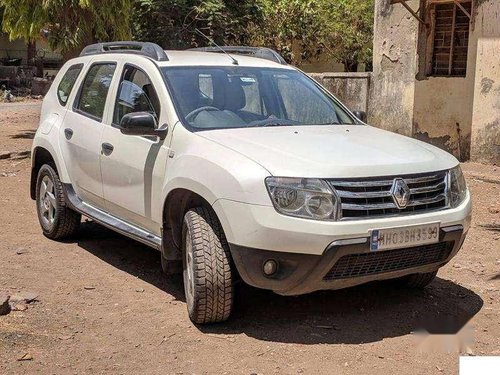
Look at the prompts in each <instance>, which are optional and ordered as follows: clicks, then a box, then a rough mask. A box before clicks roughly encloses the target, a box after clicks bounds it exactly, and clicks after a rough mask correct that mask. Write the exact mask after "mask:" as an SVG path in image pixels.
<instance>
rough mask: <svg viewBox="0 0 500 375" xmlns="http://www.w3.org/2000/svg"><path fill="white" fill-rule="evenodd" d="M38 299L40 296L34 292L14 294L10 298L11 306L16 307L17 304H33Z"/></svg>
mask: <svg viewBox="0 0 500 375" xmlns="http://www.w3.org/2000/svg"><path fill="white" fill-rule="evenodd" d="M37 298H38V294H36V293H32V292H21V293H18V294H13V295H12V296H10V304H11V305H15V304H17V303H32V302H35V301H36V299H37Z"/></svg>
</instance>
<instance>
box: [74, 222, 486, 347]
mask: <svg viewBox="0 0 500 375" xmlns="http://www.w3.org/2000/svg"><path fill="white" fill-rule="evenodd" d="M78 245H79V246H80V247H82V248H83V249H85V250H86V251H88V252H90V253H91V254H93V255H95V256H97V257H99V258H100V259H102V260H103V261H105V262H107V263H109V264H110V265H112V266H114V267H116V268H118V269H120V270H122V271H125V272H127V273H129V274H131V275H133V276H136V277H139V278H140V279H142V280H144V281H146V282H148V283H150V284H152V285H154V286H155V287H157V288H159V289H161V290H163V291H164V292H166V293H169V294H171V295H173V296H174V298H176V299H177V300H181V301H183V302H184V301H185V299H184V292H183V286H182V280H181V277H180V276H177V277H174V278H171V279H168V278H166V277H165V276H164V275H163V274H162V272H161V265H160V256H159V253H158V252H157V251H156V250H153V249H151V248H149V247H147V246H145V245H142V244H140V243H138V242H136V241H133V240H130V239H128V238H127V237H124V236H121V235H119V234H117V233H115V232H113V231H111V230H109V229H107V228H104V227H102V226H100V225H99V224H96V223H94V222H92V221H89V222H84V223H82V226H81V230H80V233H79V239H78ZM482 306H483V300H482V299H481V297H480V296H479V295H477V294H476V293H474V292H473V291H471V290H470V289H467V288H465V287H463V286H460V285H458V284H456V283H454V282H452V281H449V280H445V279H441V278H439V277H438V278H436V280H435V281H434V282H433V283H432V284H431V285H430V286H429V287H427V288H426V289H424V290H411V289H406V288H403V287H400V286H398V285H397V283H395V282H394V281H382V282H374V283H370V284H366V285H361V286H357V287H353V288H348V289H342V290H336V291H322V292H316V293H312V294H307V295H303V296H296V297H283V296H279V295H277V294H274V293H273V292H270V291H266V290H260V289H257V288H253V287H250V286H248V285H246V284H244V283H238V285H237V286H236V300H235V306H234V307H235V308H234V313H233V316H232V318H231V319H230V320H229V321H228V322H225V323H222V324H213V325H206V326H197V328H198V329H199V330H200V331H201V332H204V333H210V334H216V335H217V334H220V335H228V334H241V333H243V334H245V335H247V336H250V337H253V338H256V339H258V340H263V341H272V342H282V343H299V344H305V345H309V344H321V343H323V344H340V343H344V344H361V343H369V342H376V341H380V340H383V339H385V338H391V337H399V336H403V335H407V334H410V333H413V332H419V331H427V332H429V333H431V334H456V333H457V332H458V331H460V330H461V329H462V328H463V327H464V326H465V325H466V324H467V323H468V322H469V321H470V319H471V318H472V317H473V316H474V315H476V314H477V313H478V312H479V310H480V309H481V307H482Z"/></svg>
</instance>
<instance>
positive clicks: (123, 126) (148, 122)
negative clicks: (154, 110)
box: [120, 112, 168, 139]
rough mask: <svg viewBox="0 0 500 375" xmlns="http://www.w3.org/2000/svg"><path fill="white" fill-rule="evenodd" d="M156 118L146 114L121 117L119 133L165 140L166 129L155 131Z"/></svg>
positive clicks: (133, 113) (140, 113)
mask: <svg viewBox="0 0 500 375" xmlns="http://www.w3.org/2000/svg"><path fill="white" fill-rule="evenodd" d="M156 125H157V124H156V118H155V117H154V116H153V115H152V114H151V113H148V112H132V113H128V114H126V115H125V116H123V117H122V120H121V121H120V131H121V132H122V134H126V135H142V136H144V135H150V136H155V137H159V138H160V139H165V137H166V136H167V133H168V128H165V129H156Z"/></svg>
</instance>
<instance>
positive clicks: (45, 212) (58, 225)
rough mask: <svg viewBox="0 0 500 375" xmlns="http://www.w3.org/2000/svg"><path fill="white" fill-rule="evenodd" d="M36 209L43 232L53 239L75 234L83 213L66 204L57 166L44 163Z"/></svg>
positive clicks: (39, 176) (39, 179)
mask: <svg viewBox="0 0 500 375" xmlns="http://www.w3.org/2000/svg"><path fill="white" fill-rule="evenodd" d="M36 210H37V214H38V221H39V222H40V226H41V227H42V231H43V234H44V235H45V236H46V237H47V238H50V239H51V240H63V239H66V238H69V237H72V236H73V235H75V233H76V232H77V231H78V228H79V226H80V220H81V215H80V214H79V213H77V212H75V211H73V210H72V209H70V208H69V207H67V206H66V202H65V199H64V191H63V186H62V183H61V180H60V179H59V176H58V175H57V172H56V170H55V168H54V167H53V166H51V165H48V164H44V165H42V167H41V168H40V170H39V171H38V177H37V182H36Z"/></svg>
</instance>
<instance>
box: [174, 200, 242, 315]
mask: <svg viewBox="0 0 500 375" xmlns="http://www.w3.org/2000/svg"><path fill="white" fill-rule="evenodd" d="M182 238H183V241H182V252H183V279H184V291H185V295H186V303H187V308H188V312H189V318H190V319H191V321H192V322H193V323H196V324H207V323H217V322H223V321H225V320H227V319H228V318H229V316H230V315H231V310H232V307H233V295H234V288H233V275H232V265H231V255H230V251H229V245H228V243H227V241H226V237H225V235H224V232H223V230H222V227H221V225H220V222H219V220H218V219H217V216H216V215H215V213H214V212H213V211H211V210H210V209H208V208H205V207H197V208H193V209H191V210H189V211H188V212H187V213H186V215H185V216H184V223H183V229H182Z"/></svg>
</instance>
